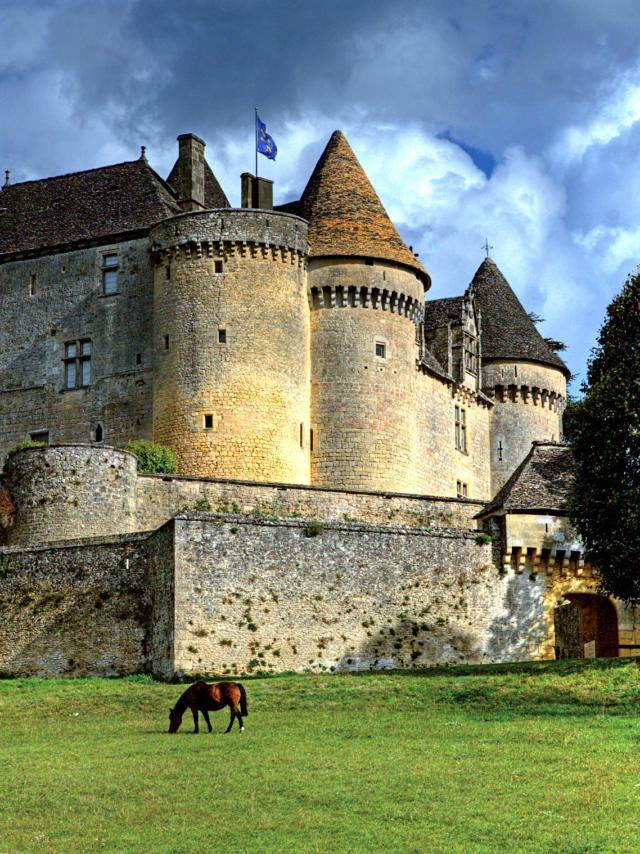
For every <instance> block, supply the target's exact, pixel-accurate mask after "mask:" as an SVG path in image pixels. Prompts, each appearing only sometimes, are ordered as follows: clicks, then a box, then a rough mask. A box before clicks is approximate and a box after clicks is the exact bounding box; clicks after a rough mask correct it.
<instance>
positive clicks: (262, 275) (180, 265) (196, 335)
mask: <svg viewBox="0 0 640 854" xmlns="http://www.w3.org/2000/svg"><path fill="white" fill-rule="evenodd" d="M151 243H152V264H153V268H154V349H155V367H154V395H153V400H154V403H153V436H154V440H155V441H157V442H161V443H163V444H166V445H169V446H170V447H171V448H173V449H174V450H175V451H176V453H177V454H178V456H179V458H180V471H181V472H182V473H184V474H190V475H199V476H208V477H223V478H227V477H228V478H237V479H246V480H262V481H283V482H287V483H303V484H307V483H309V373H310V368H309V307H308V302H307V293H306V270H305V260H306V254H307V248H308V243H307V224H306V223H305V222H304V221H303V220H302V219H300V218H299V217H296V216H292V215H290V214H284V213H277V212H275V211H270V210H269V211H267V210H251V209H239V210H237V209H225V210H205V211H198V212H191V213H186V214H182V215H179V216H176V217H172V218H171V219H168V220H165V221H164V222H162V223H160V224H159V225H157V226H156V227H155V228H154V229H153V230H152V231H151Z"/></svg>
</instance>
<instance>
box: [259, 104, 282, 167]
mask: <svg viewBox="0 0 640 854" xmlns="http://www.w3.org/2000/svg"><path fill="white" fill-rule="evenodd" d="M256 142H257V148H258V151H259V152H260V154H264V156H265V157H268V158H269V160H275V159H276V154H277V153H278V148H277V146H276V144H275V142H274V141H273V139H272V137H270V136H269V134H268V133H267V126H266V125H265V123H264V122H261V121H260V119H259V118H258V114H257V113H256Z"/></svg>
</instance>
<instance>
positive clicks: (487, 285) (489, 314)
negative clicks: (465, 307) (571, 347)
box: [472, 258, 570, 376]
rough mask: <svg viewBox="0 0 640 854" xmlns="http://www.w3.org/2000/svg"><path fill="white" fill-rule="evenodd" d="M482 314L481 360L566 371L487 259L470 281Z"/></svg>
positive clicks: (497, 270) (508, 286)
mask: <svg viewBox="0 0 640 854" xmlns="http://www.w3.org/2000/svg"><path fill="white" fill-rule="evenodd" d="M472 285H473V288H474V292H475V299H476V303H477V304H478V305H479V307H480V311H481V313H482V359H483V361H486V360H490V359H524V360H529V361H533V362H543V363H544V364H547V365H553V367H554V368H560V370H562V371H563V372H564V373H565V375H566V376H569V375H570V372H569V369H568V368H567V366H566V365H565V363H564V362H563V361H562V359H561V358H560V357H559V356H558V355H556V354H555V353H554V352H553V350H552V349H551V348H550V347H549V345H548V344H547V342H546V341H545V340H544V338H543V337H542V335H540V333H539V332H538V330H537V329H536V326H535V324H534V323H533V321H532V320H531V318H530V317H529V315H528V314H527V312H526V311H525V310H524V308H523V307H522V304H521V303H520V300H519V299H518V297H517V296H516V295H515V293H514V292H513V291H512V289H511V286H510V285H509V283H508V282H507V280H506V279H505V277H504V276H503V275H502V273H501V272H500V270H499V269H498V267H497V266H496V264H495V263H494V262H493V261H492V260H491V258H485V260H484V261H483V262H482V264H481V265H480V267H479V268H478V270H477V272H476V274H475V276H474V277H473V280H472Z"/></svg>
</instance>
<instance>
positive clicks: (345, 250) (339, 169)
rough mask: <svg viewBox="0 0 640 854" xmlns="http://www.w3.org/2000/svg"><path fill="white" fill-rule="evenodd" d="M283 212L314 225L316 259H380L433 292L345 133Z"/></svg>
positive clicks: (335, 139)
mask: <svg viewBox="0 0 640 854" xmlns="http://www.w3.org/2000/svg"><path fill="white" fill-rule="evenodd" d="M277 210H280V211H284V212H286V213H295V214H297V215H298V216H302V217H304V218H305V219H306V220H308V221H309V244H310V246H311V251H310V257H312V258H313V257H319V256H327V255H339V256H347V257H349V256H351V257H358V258H362V257H368V258H379V259H381V260H385V261H395V262H396V263H398V264H402V265H404V266H406V267H410V268H411V269H412V270H414V271H415V272H416V273H417V274H418V276H419V277H420V279H421V280H422V281H423V283H424V285H425V288H428V287H430V285H431V279H430V278H429V274H428V273H427V271H426V270H425V269H424V267H423V266H422V264H421V263H420V262H419V261H418V259H417V258H416V257H415V255H414V254H413V252H411V251H410V250H409V248H408V247H407V246H406V245H405V243H404V241H403V240H402V238H401V237H400V235H399V234H398V232H397V231H396V229H395V226H394V225H393V223H392V222H391V220H390V219H389V216H388V214H387V212H386V211H385V209H384V207H383V205H382V202H381V201H380V199H379V198H378V196H377V195H376V191H375V190H374V189H373V187H372V185H371V182H370V181H369V179H368V178H367V176H366V174H365V172H364V169H363V168H362V166H361V165H360V163H359V162H358V159H357V157H356V156H355V154H354V153H353V151H352V150H351V146H350V145H349V143H348V142H347V140H346V138H345V136H344V134H343V133H342V132H341V131H339V130H336V131H334V132H333V134H332V136H331V139H330V140H329V142H328V143H327V147H326V148H325V150H324V151H323V153H322V155H321V156H320V159H319V160H318V162H317V164H316V167H315V169H314V170H313V172H312V174H311V177H310V178H309V182H308V183H307V186H306V187H305V189H304V192H303V194H302V196H301V198H300V200H299V201H298V202H289V203H288V204H286V205H279V206H278V208H277Z"/></svg>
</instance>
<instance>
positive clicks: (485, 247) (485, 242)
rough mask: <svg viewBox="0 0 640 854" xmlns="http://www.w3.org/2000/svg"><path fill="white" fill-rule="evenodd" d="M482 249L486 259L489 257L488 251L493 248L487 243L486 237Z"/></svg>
mask: <svg viewBox="0 0 640 854" xmlns="http://www.w3.org/2000/svg"><path fill="white" fill-rule="evenodd" d="M482 248H483V249H484V251H485V252H486V253H487V258H488V257H489V250H490V249H493V246H491V244H490V243H489V238H488V237H485V239H484V244H483V246H482Z"/></svg>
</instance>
